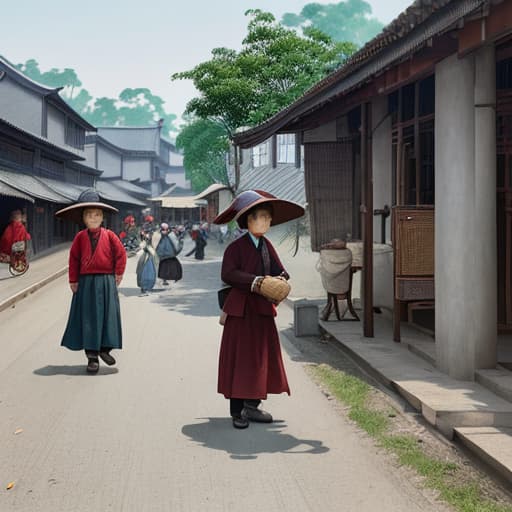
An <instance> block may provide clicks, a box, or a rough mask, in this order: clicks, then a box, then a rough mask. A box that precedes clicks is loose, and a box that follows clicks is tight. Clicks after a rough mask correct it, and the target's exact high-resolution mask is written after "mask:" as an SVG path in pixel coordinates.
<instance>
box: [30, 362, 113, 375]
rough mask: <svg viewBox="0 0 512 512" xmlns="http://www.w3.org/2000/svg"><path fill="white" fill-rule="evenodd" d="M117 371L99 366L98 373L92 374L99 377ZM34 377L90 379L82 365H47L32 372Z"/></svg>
mask: <svg viewBox="0 0 512 512" xmlns="http://www.w3.org/2000/svg"><path fill="white" fill-rule="evenodd" d="M118 372H119V370H118V369H117V368H108V367H106V366H100V369H99V371H98V373H96V374H94V376H96V377H97V376H101V375H112V374H114V373H118ZM34 373H35V374H36V375H42V376H43V377H52V376H54V375H76V376H79V377H90V376H91V374H89V373H87V372H86V370H85V365H84V364H77V365H60V366H55V365H48V366H43V367H42V368H38V369H37V370H34Z"/></svg>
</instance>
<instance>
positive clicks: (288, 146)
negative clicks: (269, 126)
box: [277, 133, 295, 164]
mask: <svg viewBox="0 0 512 512" xmlns="http://www.w3.org/2000/svg"><path fill="white" fill-rule="evenodd" d="M277 162H278V163H280V164H293V163H295V134H294V133H285V134H280V135H278V136H277Z"/></svg>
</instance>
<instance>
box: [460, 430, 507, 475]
mask: <svg viewBox="0 0 512 512" xmlns="http://www.w3.org/2000/svg"><path fill="white" fill-rule="evenodd" d="M455 436H456V437H457V438H458V439H460V441H461V442H462V443H463V444H464V445H465V446H467V448H469V449H470V450H471V451H473V452H474V453H475V454H476V455H477V456H478V457H480V458H481V459H482V460H484V461H485V462H486V463H487V464H489V465H490V466H491V467H492V468H493V469H495V470H496V471H497V472H498V473H499V474H500V475H502V476H503V477H504V478H505V479H507V480H508V481H509V482H510V483H512V428H503V427H457V428H455Z"/></svg>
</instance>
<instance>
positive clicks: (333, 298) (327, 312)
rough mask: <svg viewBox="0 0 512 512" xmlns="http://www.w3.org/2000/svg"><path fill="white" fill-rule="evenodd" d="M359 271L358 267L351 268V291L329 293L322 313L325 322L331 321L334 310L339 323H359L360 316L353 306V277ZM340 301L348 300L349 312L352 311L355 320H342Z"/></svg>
mask: <svg viewBox="0 0 512 512" xmlns="http://www.w3.org/2000/svg"><path fill="white" fill-rule="evenodd" d="M357 270H359V268H356V267H352V268H351V272H350V282H349V289H348V290H347V291H346V292H345V293H329V292H327V304H326V305H325V307H324V309H323V311H322V320H324V321H327V320H329V317H330V316H331V313H332V310H333V309H334V312H335V313H336V318H337V319H338V320H339V321H345V322H359V316H357V313H356V311H355V309H354V306H353V304H352V275H353V274H354V273H355V272H357ZM338 300H346V301H347V306H348V310H349V311H350V314H351V315H352V317H353V318H341V315H340V309H339V307H338Z"/></svg>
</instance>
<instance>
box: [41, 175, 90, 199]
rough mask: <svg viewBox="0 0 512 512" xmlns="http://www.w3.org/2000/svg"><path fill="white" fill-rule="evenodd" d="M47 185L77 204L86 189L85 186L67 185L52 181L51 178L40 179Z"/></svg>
mask: <svg viewBox="0 0 512 512" xmlns="http://www.w3.org/2000/svg"><path fill="white" fill-rule="evenodd" d="M38 179H39V180H41V181H42V182H43V183H44V184H45V185H47V186H48V187H50V188H51V189H52V190H53V191H55V192H57V194H60V195H61V196H64V197H66V198H68V199H69V200H70V201H71V202H75V201H76V200H77V199H78V196H79V195H80V194H81V193H82V192H83V191H84V190H86V189H88V188H91V187H84V186H83V185H75V184H74V183H66V182H65V181H58V180H52V179H50V178H38Z"/></svg>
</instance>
